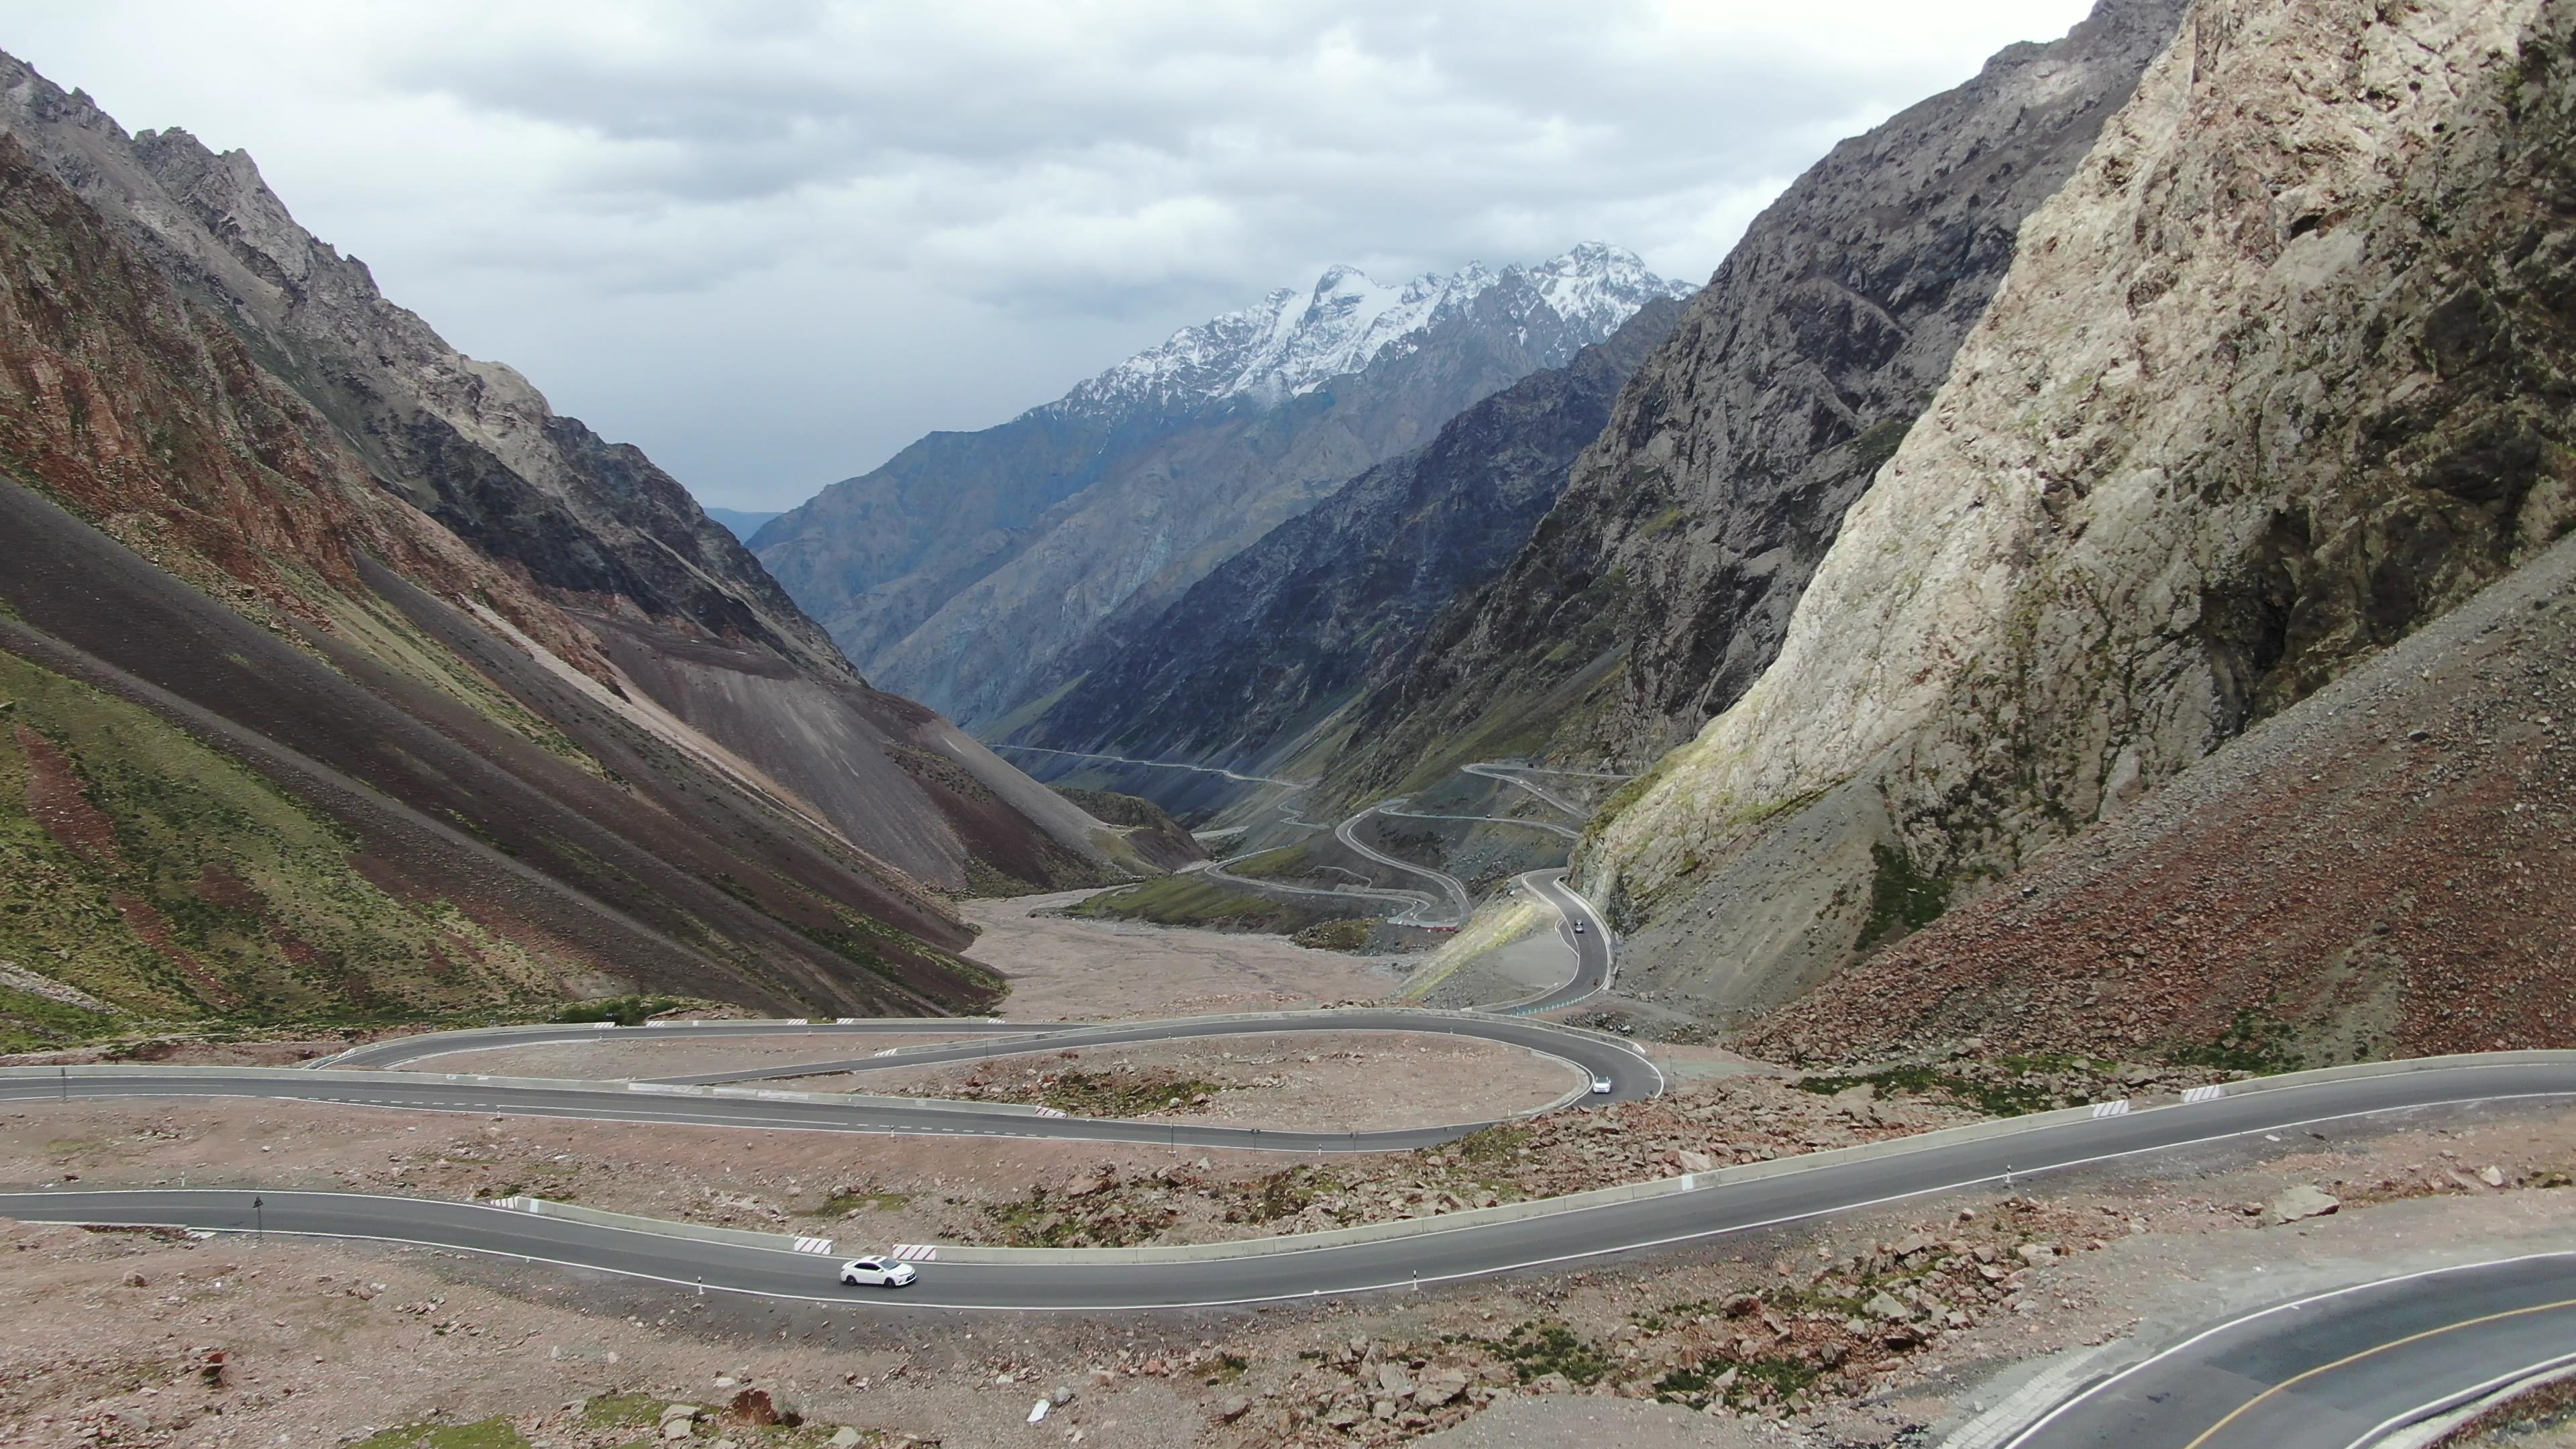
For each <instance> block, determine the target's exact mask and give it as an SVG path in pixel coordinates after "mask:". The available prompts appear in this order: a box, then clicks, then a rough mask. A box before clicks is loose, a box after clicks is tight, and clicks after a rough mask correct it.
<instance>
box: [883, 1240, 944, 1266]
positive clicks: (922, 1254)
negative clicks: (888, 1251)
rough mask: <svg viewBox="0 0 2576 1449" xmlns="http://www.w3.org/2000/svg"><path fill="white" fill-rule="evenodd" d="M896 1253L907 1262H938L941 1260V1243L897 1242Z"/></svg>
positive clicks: (897, 1256) (896, 1255)
mask: <svg viewBox="0 0 2576 1449" xmlns="http://www.w3.org/2000/svg"><path fill="white" fill-rule="evenodd" d="M894 1255H895V1257H896V1258H898V1259H900V1260H902V1261H904V1262H907V1263H936V1262H938V1261H939V1245H938V1244H937V1243H897V1244H895V1245H894Z"/></svg>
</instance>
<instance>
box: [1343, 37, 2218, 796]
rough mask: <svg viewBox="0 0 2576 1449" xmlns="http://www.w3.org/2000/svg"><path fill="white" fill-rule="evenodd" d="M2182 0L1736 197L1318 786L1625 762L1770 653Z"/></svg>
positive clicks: (1358, 791) (2027, 56)
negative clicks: (1527, 763)
mask: <svg viewBox="0 0 2576 1449" xmlns="http://www.w3.org/2000/svg"><path fill="white" fill-rule="evenodd" d="M2183 8H2184V0H2104V3H2102V4H2101V5H2100V6H2099V7H2098V8H2097V9H2096V11H2095V13H2094V15H2093V16H2092V17H2091V18H2090V19H2088V20H2087V21H2086V22H2085V23H2083V24H2082V25H2080V26H2078V27H2077V28H2076V29H2075V30H2074V31H2073V32H2072V33H2070V34H2069V35H2068V36H2067V37H2066V38H2064V39H2062V40H2059V41H2056V42H2053V43H2051V44H2047V45H2016V46H2013V47H2011V48H2010V49H2007V50H2005V51H2003V52H2002V53H2000V54H1999V55H1997V56H1996V57H1995V58H1994V59H1993V60H1991V61H1989V62H1988V63H1987V65H1986V67H1985V69H1984V70H1983V71H1982V72H1981V73H1980V74H1979V75H1978V76H1977V77H1976V78H1975V79H1974V80H1971V81H1969V82H1968V83H1967V84H1965V85H1963V86H1960V87H1959V88H1957V89H1956V90H1952V91H1949V92H1946V93H1944V94H1942V95H1939V96H1935V97H1933V98H1932V99H1930V100H1927V101H1924V102H1922V103H1921V104H1918V105H1916V106H1914V107H1912V108H1910V109H1908V110H1906V111H1904V112H1902V113H1900V114H1899V115H1897V116H1896V117H1895V118H1894V119H1892V120H1890V121H1888V122H1887V123H1886V124H1885V125H1883V126H1880V127H1879V128H1878V129H1876V130H1874V131H1871V132H1869V133H1868V134H1866V135H1863V136H1859V137H1856V138H1854V139H1852V140H1849V141H1845V142H1844V143H1842V144H1841V145H1839V146H1837V147H1835V148H1834V150H1833V151H1832V152H1831V153H1830V154H1829V155H1827V156H1826V157H1825V159H1824V160H1822V161H1820V162H1818V163H1817V164H1816V165H1815V166H1814V167H1813V168H1811V169H1810V170H1808V171H1807V173H1806V174H1805V175H1803V176H1801V177H1799V178H1798V180H1797V181H1796V182H1794V183H1793V184H1791V186H1790V187H1789V188H1788V190H1787V191H1786V192H1784V193H1783V194H1782V195H1781V197H1780V199H1779V200H1778V201H1776V202H1774V203H1773V204H1772V205H1771V206H1770V208H1769V209H1767V210H1766V211H1764V212H1763V214H1762V215H1761V216H1760V217H1758V218H1756V219H1755V221H1754V223H1753V225H1752V226H1751V227H1750V228H1748V229H1747V231H1746V233H1745V236H1744V239H1743V240H1742V241H1741V242H1740V243H1738V244H1737V246H1736V248H1735V250H1734V251H1733V252H1732V253H1731V254H1730V255H1729V256H1728V257H1727V259H1726V261H1725V262H1724V264H1723V265H1721V266H1720V267H1719V268H1718V270H1717V273H1716V275H1715V276H1714V277H1713V278H1712V279H1711V280H1710V282H1709V285H1708V286H1707V288H1706V289H1704V290H1703V291H1701V292H1700V293H1699V294H1698V295H1697V297H1696V298H1694V299H1693V300H1692V301H1691V303H1690V305H1689V308H1688V310H1687V311H1686V312H1685V314H1684V316H1683V318H1682V321H1681V323H1680V325H1679V327H1678V328H1676V329H1675V331H1674V333H1673V335H1672V337H1671V339H1670V340H1669V341H1667V342H1666V343H1665V344H1664V345H1663V347H1662V348H1661V349H1660V350H1658V351H1657V352H1656V354H1655V355H1654V356H1653V357H1651V358H1649V359H1648V360H1647V362H1646V363H1645V364H1644V365H1643V366H1642V367H1641V368H1639V369H1638V372H1637V375H1636V376H1635V377H1633V378H1632V379H1630V381H1629V383H1628V385H1627V388H1626V390H1625V392H1624V393H1623V394H1622V395H1621V397H1620V399H1619V403H1618V406H1617V408H1616V409H1615V411H1614V412H1613V415H1612V417H1611V419H1610V422H1609V424H1608V427H1607V428H1606V429H1605V431H1604V432H1603V434H1602V435H1601V438H1600V440H1599V441H1598V443H1597V444H1596V445H1595V446H1594V447H1593V448H1592V449H1591V450H1590V451H1589V452H1588V453H1587V454H1586V455H1585V456H1584V457H1583V459H1582V461H1581V462H1580V463H1578V464H1577V465H1576V467H1575V470H1574V476H1573V479H1572V481H1571V483H1569V485H1568V486H1567V488H1566V490H1565V494H1564V497H1563V498H1562V499H1561V500H1560V501H1559V502H1558V503H1557V505H1556V507H1555V509H1554V510H1553V511H1552V512H1550V514H1549V515H1548V516H1547V518H1546V520H1545V521H1544V522H1543V523H1541V524H1540V526H1539V527H1538V528H1537V530H1536V531H1535V532H1534V534H1533V535H1532V537H1531V538H1530V540H1529V544H1528V547H1527V548H1526V549H1525V550H1523V551H1522V553H1521V555H1520V556H1519V557H1518V558H1517V559H1515V560H1514V561H1513V563H1512V564H1511V566H1510V567H1509V569H1507V570H1506V571H1505V572H1504V573H1503V575H1502V577H1500V578H1498V579H1496V580H1495V581H1494V582H1493V583H1492V585H1491V586H1490V587H1488V588H1486V589H1485V590H1483V591H1481V592H1480V593H1478V594H1476V595H1473V596H1469V597H1466V598H1462V599H1461V600H1460V601H1459V602H1458V604H1457V606H1456V607H1454V608H1452V609H1450V610H1448V611H1447V612H1446V613H1444V615H1443V616H1442V617H1441V618H1440V620H1439V621H1438V622H1437V623H1436V624H1435V626H1434V627H1433V629H1432V631H1431V641H1430V643H1429V644H1428V645H1427V646H1426V647H1425V648H1424V649H1422V650H1421V651H1420V654H1419V656H1418V660H1417V662H1416V664H1415V666H1414V667H1413V669H1412V671H1411V672H1410V673H1409V674H1408V675H1407V676H1406V677H1405V678H1403V679H1402V680H1401V681H1399V682H1397V683H1395V684H1394V685H1392V686H1390V687H1388V688H1386V689H1382V690H1379V691H1376V692H1375V693H1373V694H1372V696H1371V697H1370V699H1369V700H1368V701H1367V703H1366V705H1365V706H1364V708H1363V709H1362V711H1361V713H1360V718H1359V725H1358V729H1357V731H1356V734H1357V737H1358V739H1359V740H1360V742H1361V743H1360V744H1359V745H1358V746H1357V747H1356V748H1355V749H1354V750H1353V751H1352V752H1351V753H1349V754H1348V755H1346V756H1345V757H1344V758H1343V759H1342V760H1341V761H1340V762H1339V763H1337V764H1336V765H1335V766H1334V767H1333V781H1334V790H1335V791H1336V793H1339V794H1342V795H1345V796H1351V797H1356V796H1360V795H1365V794H1370V793H1375V792H1383V791H1385V790H1389V789H1410V788H1414V787H1415V786H1417V785H1419V784H1420V783H1422V782H1423V781H1425V780H1427V779H1428V778H1430V777H1433V776H1436V775H1437V774H1439V773H1441V772H1442V771H1443V770H1445V769H1446V768H1448V766H1449V765H1450V764H1453V763H1455V762H1456V761H1457V760H1460V759H1477V758H1488V757H1492V756H1494V755H1498V754H1503V753H1542V754H1544V753H1550V752H1553V753H1556V754H1560V755H1563V756H1565V757H1569V758H1579V759H1584V760H1612V761H1618V762H1621V763H1623V764H1625V765H1626V766H1628V767H1629V768H1638V769H1642V768H1643V767H1644V766H1645V765H1646V764H1647V763H1649V762H1651V761H1652V760H1653V759H1654V758H1655V757H1656V756H1657V755H1659V754H1661V753H1662V752H1663V751H1664V750H1665V749H1667V748H1669V747H1670V746H1672V745H1673V744H1676V743H1678V742H1680V741H1681V740H1684V739H1687V738H1689V737H1690V736H1691V735H1692V734H1694V733H1696V732H1697V730H1698V729H1699V727H1700V725H1701V723H1702V722H1704V721H1705V720H1706V719H1707V718H1708V717H1709V716H1710V715H1711V714H1714V713H1715V712H1717V711H1718V710H1720V709H1722V708H1724V707H1725V706H1726V705H1727V704H1728V703H1729V702H1731V701H1732V700H1733V699H1734V698H1735V697H1736V696H1737V695H1739V694H1741V693H1742V692H1743V690H1744V689H1745V688H1746V687H1747V686H1748V685H1749V684H1751V683H1752V681H1753V679H1754V678H1755V677H1756V676H1758V675H1759V674H1760V673H1761V671H1762V669H1763V668H1764V667H1765V666H1766V665H1768V664H1769V663H1770V661H1771V659H1772V657H1773V656H1774V655H1775V654H1776V653H1777V652H1778V650H1779V647H1780V640H1781V636H1782V633H1783V631H1784V629H1785V627H1786V625H1787V622H1788V618H1789V613H1790V610H1791V609H1792V608H1793V607H1794V606H1795V605H1796V603H1797V600H1798V596H1799V594H1800V592H1801V591H1802V590H1803V589H1804V588H1805V586H1806V583H1807V580H1808V578H1809V577H1810V576H1811V575H1812V574H1813V572H1814V570H1815V567H1816V563H1817V561H1818V560H1819V559H1820V558H1822V557H1823V556H1824V552H1825V550H1826V548H1827V547H1828V546H1829V545H1830V544H1831V543H1832V541H1833V538H1834V535H1835V531H1836V529H1837V528H1838V527H1839V526H1840V523H1841V520H1842V516H1843V513H1844V510H1846V509H1847V508H1849V507H1850V506H1851V504H1852V501H1853V500H1854V499H1855V498H1857V497H1859V496H1860V494H1861V492H1862V491H1863V490H1864V489H1865V488H1866V487H1867V486H1868V485H1869V480H1870V478H1871V476H1872V475H1873V474H1874V473H1875V472H1876V471H1877V469H1878V467H1879V465H1880V464H1882V463H1884V462H1885V461H1886V460H1887V458H1888V456H1889V454H1891V453H1892V452H1894V450H1895V447H1896V444H1897V442H1898V440H1900V439H1901V438H1902V437H1903V436H1904V435H1905V432H1906V430H1907V428H1908V427H1909V426H1910V425H1911V424H1912V423H1913V421H1914V419H1915V418H1916V417H1917V416H1918V415H1919V414H1920V413H1921V412H1922V411H1923V408H1924V406H1925V404H1926V403H1927V402H1928V400H1929V399H1930V398H1931V396H1932V393H1933V390H1934V389H1935V388H1937V387H1938V386H1939V385H1940V383H1941V381H1942V379H1943V377H1944V376H1945V375H1946V374H1947V373H1948V371H1949V369H1950V360H1951V357H1952V356H1953V354H1954V353H1956V351H1957V350H1958V348H1959V345H1960V343H1961V341H1962V340H1963V339H1965V338H1966V337H1967V336H1968V334H1969V332H1970V330H1971V329H1972V328H1973V327H1974V326H1975V325H1976V324H1977V322H1978V319H1979V318H1980V317H1982V316H1983V315H1984V313H1985V309H1986V307H1987V304H1988V302H1989V301H1990V300H1991V299H1992V297H1993V296H1994V293H1995V289H1996V287H1997V286H1998V285H1999V284H2000V283H2001V281H2002V280H2003V276H2004V273H2005V270H2006V268H2007V267H2009V266H2010V264H2011V262H2012V258H2013V254H2014V238H2015V234H2016V232H2017V231H2018V230H2019V229H2020V227H2021V224H2022V220H2023V218H2025V217H2026V216H2028V215H2029V214H2030V212H2031V211H2032V210H2033V209H2034V208H2036V207H2037V206H2038V205H2039V204H2040V203H2041V202H2042V201H2044V200H2046V199H2047V198H2048V197H2049V196H2050V195H2051V194H2053V193H2054V192H2056V191H2057V189H2058V188H2059V186H2060V185H2061V184H2063V182H2064V181H2065V179H2066V177H2067V176H2068V175H2069V174H2070V173H2071V172H2072V171H2073V170H2074V168H2075V166H2076V164H2077V162H2078V161H2080V160H2081V159H2082V158H2083V156H2084V154H2085V152H2086V151H2087V149H2088V148H2090V146H2091V145H2092V143H2093V138H2094V136H2095V134H2096V132H2097V131H2098V130H2099V129H2100V127H2101V125H2102V123H2103V121H2104V119H2105V118H2106V117H2108V116H2109V115H2111V114H2112V113H2113V112H2114V111H2116V110H2117V109H2118V108H2119V107H2120V105H2121V103H2122V102H2123V101H2124V100H2125V99H2126V98H2127V96H2128V94H2129V92H2130V90H2131V88H2132V87H2133V86H2134V85H2135V84H2136V82H2137V78H2138V75H2139V73H2140V72H2141V71H2142V70H2144V69H2145V67H2146V65H2147V62H2148V61H2149V60H2151V59H2152V58H2153V57H2154V56H2155V55H2156V53H2157V52H2158V51H2160V50H2161V49H2163V47H2164V45H2165V43H2166V42H2167V41H2169V40H2170V39H2171V38H2172V36H2173V34H2174V30H2175V26H2176V23H2177V20H2178V18H2179V16H2180V14H2181V12H2182V10H2183Z"/></svg>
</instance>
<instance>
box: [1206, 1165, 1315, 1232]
mask: <svg viewBox="0 0 2576 1449" xmlns="http://www.w3.org/2000/svg"><path fill="white" fill-rule="evenodd" d="M1343 1186H1344V1184H1343V1182H1342V1180H1341V1179H1340V1178H1338V1177H1335V1176H1334V1175H1333V1174H1331V1173H1329V1172H1326V1171H1324V1170H1322V1169H1321V1168H1316V1167H1308V1166H1298V1167H1291V1168H1286V1169H1283V1170H1281V1171H1278V1172H1274V1173H1271V1174H1269V1175H1268V1176H1266V1177H1264V1178H1262V1179H1261V1185H1260V1186H1259V1187H1258V1188H1257V1189H1255V1190H1254V1191H1253V1193H1252V1194H1251V1196H1250V1198H1249V1199H1248V1200H1247V1201H1244V1202H1242V1203H1238V1204H1236V1205H1235V1206H1233V1207H1230V1208H1228V1209H1227V1210H1226V1213H1225V1220H1226V1221H1227V1222H1230V1223H1242V1222H1251V1223H1275V1222H1279V1221H1281V1220H1283V1219H1286V1218H1293V1217H1295V1216H1296V1215H1297V1214H1299V1213H1301V1212H1304V1211H1305V1210H1306V1209H1307V1208H1309V1207H1311V1206H1313V1205H1314V1203H1315V1200H1316V1199H1318V1198H1321V1197H1324V1196H1326V1195H1328V1194H1331V1193H1337V1192H1340V1191H1342V1189H1343Z"/></svg>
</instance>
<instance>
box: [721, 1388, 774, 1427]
mask: <svg viewBox="0 0 2576 1449" xmlns="http://www.w3.org/2000/svg"><path fill="white" fill-rule="evenodd" d="M725 1412H726V1413H727V1414H730V1415H732V1416H733V1417H734V1418H736V1419H738V1420H740V1421H742V1422H743V1423H746V1424H758V1425H761V1426H762V1427H764V1428H765V1427H767V1426H769V1425H771V1424H778V1423H783V1422H785V1420H784V1418H783V1417H782V1416H781V1415H780V1414H779V1412H778V1405H776V1404H774V1403H772V1402H770V1398H769V1390H767V1389H745V1390H743V1391H742V1392H741V1393H738V1394H736V1395H734V1396H733V1400H732V1402H730V1403H728V1404H726V1405H725Z"/></svg>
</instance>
